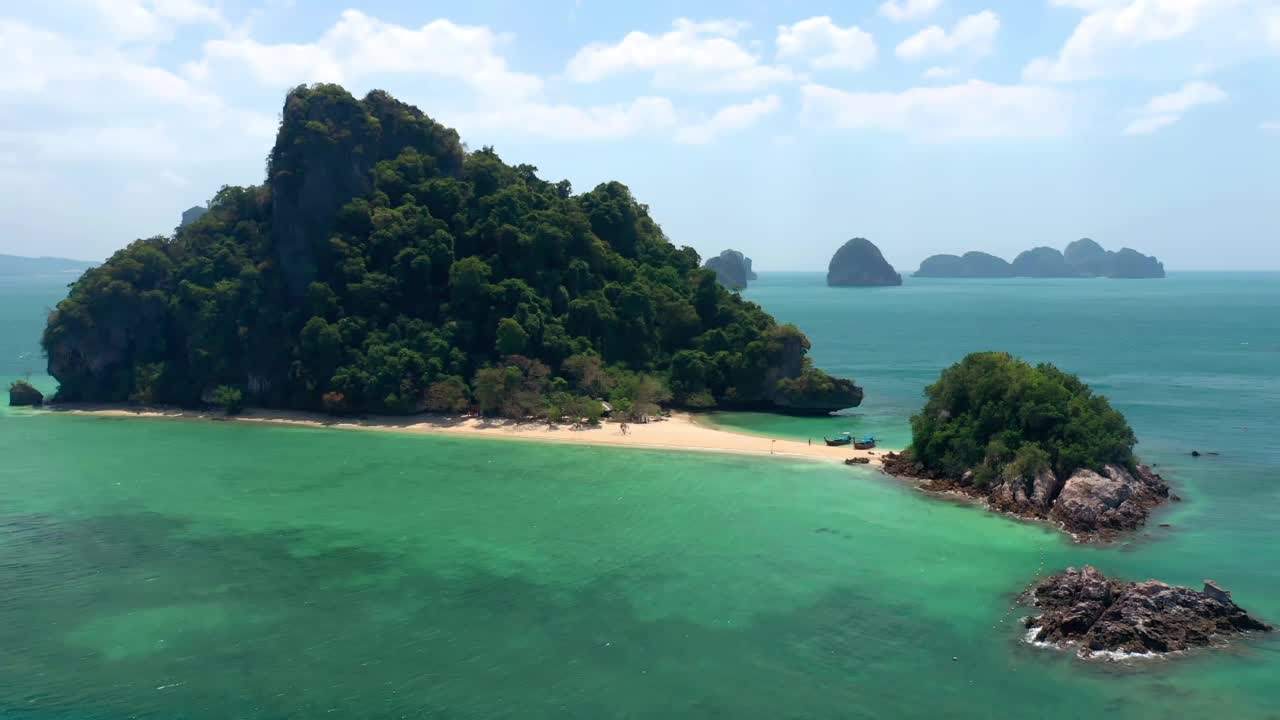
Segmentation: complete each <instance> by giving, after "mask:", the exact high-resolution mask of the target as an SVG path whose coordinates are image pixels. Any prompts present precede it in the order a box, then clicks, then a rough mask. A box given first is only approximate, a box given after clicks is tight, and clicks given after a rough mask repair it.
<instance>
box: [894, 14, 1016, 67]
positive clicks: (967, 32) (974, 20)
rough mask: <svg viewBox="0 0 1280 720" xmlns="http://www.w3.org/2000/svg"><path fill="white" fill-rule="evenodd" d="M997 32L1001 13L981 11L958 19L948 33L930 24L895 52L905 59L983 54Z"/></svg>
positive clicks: (904, 41)
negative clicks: (959, 53)
mask: <svg viewBox="0 0 1280 720" xmlns="http://www.w3.org/2000/svg"><path fill="white" fill-rule="evenodd" d="M999 32H1000V16H998V15H996V14H995V13H993V12H991V11H990V10H983V11H982V12H980V13H975V14H973V15H967V16H965V17H963V18H961V19H960V20H959V21H958V22H957V23H956V24H955V26H954V27H952V28H951V32H947V31H946V30H945V29H943V27H942V26H941V25H930V26H929V27H927V28H925V29H923V30H921V31H920V32H918V33H916V34H915V35H912V36H911V37H909V38H907V39H906V40H903V41H902V42H901V43H900V44H899V45H898V47H897V49H896V50H894V52H895V53H896V54H897V55H898V57H899V58H901V59H902V60H906V61H908V62H913V61H917V60H923V59H925V58H929V57H936V56H939V55H948V54H951V53H955V52H961V51H964V52H969V53H973V54H975V55H986V54H988V53H990V52H991V47H992V45H993V44H994V43H995V39H996V34H997V33H999Z"/></svg>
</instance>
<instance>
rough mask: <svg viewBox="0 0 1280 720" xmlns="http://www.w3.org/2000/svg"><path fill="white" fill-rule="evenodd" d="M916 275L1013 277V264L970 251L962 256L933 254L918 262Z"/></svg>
mask: <svg viewBox="0 0 1280 720" xmlns="http://www.w3.org/2000/svg"><path fill="white" fill-rule="evenodd" d="M914 274H915V276H916V277H937V278H947V277H949V278H1002V277H1013V266H1012V265H1010V264H1009V263H1008V262H1006V261H1005V260H1003V259H1002V258H998V257H996V256H995V255H990V254H987V253H984V252H976V251H971V252H967V253H965V254H964V255H963V256H957V255H933V256H931V257H928V258H925V260H924V262H922V263H920V269H919V270H917V271H916V272H915V273H914Z"/></svg>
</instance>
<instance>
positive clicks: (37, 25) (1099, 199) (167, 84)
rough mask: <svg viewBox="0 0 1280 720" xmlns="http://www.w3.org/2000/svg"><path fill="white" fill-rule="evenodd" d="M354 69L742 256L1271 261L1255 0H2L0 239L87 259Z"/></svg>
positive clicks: (152, 225) (1279, 202)
mask: <svg viewBox="0 0 1280 720" xmlns="http://www.w3.org/2000/svg"><path fill="white" fill-rule="evenodd" d="M312 82H338V83H341V84H343V85H344V86H346V87H347V88H348V89H349V90H350V91H352V92H353V93H354V94H356V95H357V96H362V95H363V94H364V93H366V92H367V91H369V90H371V89H374V88H380V89H384V90H387V91H388V92H390V93H391V94H392V95H394V96H396V97H398V98H400V99H401V100H404V101H406V102H409V103H412V104H414V105H416V106H418V107H419V108H421V109H422V110H423V111H424V112H426V113H427V114H428V115H431V116H432V117H434V118H435V119H437V120H438V121H441V122H443V123H445V124H447V125H450V126H453V127H456V128H457V129H458V130H459V132H460V133H461V135H462V138H463V141H464V142H466V143H467V145H468V146H469V147H471V148H479V147H481V146H484V145H493V146H494V147H495V148H496V150H497V151H498V153H499V154H500V155H501V156H502V157H503V158H504V159H505V160H507V161H508V162H510V163H530V164H532V165H535V166H537V167H538V168H539V170H540V174H541V176H542V177H544V178H546V179H549V180H552V181H555V180H559V179H561V178H567V179H568V180H569V181H570V182H571V183H572V184H573V187H574V188H575V189H576V190H578V191H583V190H589V189H590V188H592V187H594V186H595V185H596V184H598V183H600V182H604V181H607V180H620V181H622V182H624V183H626V184H627V185H628V186H630V187H631V189H632V191H633V193H634V194H635V195H636V197H637V198H638V199H639V200H640V202H643V203H646V204H647V205H648V206H649V208H650V212H651V213H652V215H653V216H654V218H655V219H656V220H657V221H658V222H659V223H660V224H661V225H662V227H663V229H664V230H665V232H666V233H667V236H668V237H669V238H670V239H671V240H672V242H674V243H676V244H677V245H691V246H693V247H694V248H696V249H697V250H698V251H699V253H700V254H701V255H702V256H703V257H708V256H710V255H714V254H717V253H718V252H719V251H720V250H723V249H725V248H736V249H739V250H742V251H743V252H745V253H746V254H747V255H749V256H750V257H752V258H753V259H754V261H755V267H756V268H757V269H758V270H761V271H770V270H779V271H780V270H824V269H825V268H826V266H827V262H828V261H829V259H830V257H831V254H832V253H833V252H834V251H835V250H836V248H838V247H839V246H840V245H841V244H842V243H843V242H844V241H845V240H848V239H849V238H852V237H859V236H860V237H866V238H869V239H871V240H872V241H873V242H875V243H876V244H877V245H879V247H880V248H881V249H882V251H883V252H884V254H885V256H886V257H887V258H888V259H889V261H890V262H892V263H893V264H894V265H895V266H896V267H897V268H898V269H899V270H900V271H910V270H913V269H914V268H915V267H917V266H918V264H919V262H920V260H922V259H923V258H925V257H926V256H928V255H931V254H934V253H941V252H952V253H957V254H958V253H960V252H964V251H967V250H983V251H986V252H991V253H994V254H997V255H1001V256H1004V257H1006V258H1008V259H1012V257H1013V256H1014V255H1016V254H1017V253H1018V252H1020V251H1022V250H1025V249H1027V248H1030V247H1034V246H1038V245H1051V246H1055V247H1058V248H1061V247H1064V246H1065V245H1066V244H1067V243H1068V242H1070V241H1072V240H1074V239H1077V238H1080V237H1091V238H1093V239H1095V240H1097V241H1098V242H1100V243H1101V244H1102V245H1103V246H1105V247H1108V248H1112V249H1119V248H1120V247H1133V248H1136V249H1139V250H1142V251H1144V252H1146V253H1149V254H1155V255H1157V256H1159V257H1160V258H1161V259H1162V260H1164V261H1165V265H1166V267H1167V268H1168V269H1170V270H1179V269H1182V270H1190V269H1250V270H1256V269H1280V0H1004V1H998V0H888V1H884V0H864V1H857V0H845V1H841V2H836V1H834V0H828V1H827V2H810V1H807V0H784V1H781V2H765V1H764V0H750V1H747V2H722V1H720V0H703V1H701V2H698V3H687V2H671V1H668V0H647V1H646V2H642V3H621V2H612V1H610V2H605V1H604V0H523V1H520V2H508V1H504V0H474V1H472V2H466V3H459V2H451V3H444V2H434V1H432V0H421V1H418V2H404V1H400V2H391V1H389V0H375V1H370V2H359V3H358V2H355V1H354V0H343V1H337V2H335V1H330V0H45V1H44V2H41V3H19V2H16V1H11V0H5V1H4V2H0V253H9V254H19V255H52V256H65V257H73V258H80V259H90V260H99V259H102V258H105V257H106V256H108V255H110V253H111V252H113V251H114V250H116V249H117V248H119V247H122V246H123V245H125V244H127V243H128V242H130V241H131V240H133V239H135V238H138V237H148V236H152V235H157V234H168V233H171V232H172V231H173V228H174V226H175V225H176V224H177V223H178V220H179V216H180V214H181V212H182V210H184V209H186V208H187V207H190V206H192V205H196V204H203V203H204V202H205V201H207V200H208V199H209V198H211V197H212V196H213V194H214V193H215V192H216V191H217V190H218V188H220V187H221V186H223V185H228V184H231V185H247V184H256V183H261V182H262V181H263V178H264V172H265V159H266V157H267V155H268V153H269V151H270V148H271V145H272V142H273V139H274V136H275V131H276V127H277V123H278V119H279V111H280V107H281V105H282V103H283V99H284V95H285V93H286V92H287V90H288V89H289V88H290V87H292V86H295V85H298V84H301V83H312Z"/></svg>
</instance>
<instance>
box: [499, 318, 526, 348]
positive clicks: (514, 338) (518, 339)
mask: <svg viewBox="0 0 1280 720" xmlns="http://www.w3.org/2000/svg"><path fill="white" fill-rule="evenodd" d="M528 344H529V334H528V333H526V332H525V331H524V328H523V327H521V326H520V323H518V322H516V320H515V319H514V318H509V317H508V318H502V319H501V320H499V321H498V354H500V355H519V354H520V353H523V352H524V350H525V347H526V346H527V345H528Z"/></svg>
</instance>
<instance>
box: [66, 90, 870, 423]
mask: <svg viewBox="0 0 1280 720" xmlns="http://www.w3.org/2000/svg"><path fill="white" fill-rule="evenodd" d="M206 210H207V212H205V213H203V214H202V215H201V217H199V219H196V220H194V221H191V222H186V221H187V220H190V219H191V218H192V217H193V216H194V215H196V214H200V213H198V212H193V211H188V212H187V213H184V218H183V220H184V224H183V225H182V226H181V227H179V228H178V229H177V230H176V231H175V232H174V234H173V235H171V236H158V237H152V238H146V239H140V240H137V241H135V242H133V243H131V244H129V245H128V246H127V247H125V248H123V249H121V250H119V251H117V252H116V253H115V254H114V255H113V256H112V257H111V258H110V259H109V260H108V261H107V262H106V263H104V264H103V265H101V266H99V267H97V268H95V269H92V270H89V271H88V272H86V273H85V274H84V276H83V277H81V278H80V280H78V281H77V282H76V283H75V284H74V285H73V286H72V288H71V291H70V294H69V296H68V297H67V298H66V299H64V300H62V301H61V302H60V303H58V305H57V307H56V309H55V310H54V311H53V312H52V313H51V314H50V316H49V319H48V324H47V326H46V328H45V331H44V335H43V338H42V344H43V347H44V350H45V352H46V354H47V357H48V368H49V374H50V375H52V376H53V377H55V378H56V379H57V381H58V383H59V390H58V392H57V394H56V396H55V398H54V399H55V400H56V401H57V402H58V403H70V402H93V403H119V404H124V403H132V404H138V405H163V406H176V407H182V408H200V407H205V406H209V405H217V406H221V407H223V409H224V410H226V411H228V412H231V411H237V410H239V409H240V407H241V406H242V405H243V406H246V407H247V408H249V409H250V410H252V409H253V408H267V409H276V410H294V411H312V412H321V413H329V414H332V415H342V416H359V415H365V414H369V415H411V414H415V413H421V412H433V413H442V414H457V413H470V412H479V413H481V414H484V415H489V416H503V417H511V418H521V419H526V418H527V419H543V420H546V421H549V422H557V421H559V420H561V419H565V418H571V419H573V421H574V422H577V421H579V420H582V419H586V420H587V421H589V422H595V421H597V420H598V418H599V417H600V415H601V414H602V413H610V414H612V416H613V417H614V418H619V419H626V418H638V419H643V418H646V417H648V416H651V415H653V414H655V413H656V412H657V410H658V408H659V407H660V406H668V407H676V408H682V407H683V408H696V409H711V408H736V409H751V410H766V411H775V412H782V413H797V414H824V413H830V412H832V411H835V410H841V409H844V408H849V407H853V406H856V405H858V404H859V403H860V402H861V400H862V389H861V388H860V387H858V386H857V385H855V384H854V382H853V381H852V380H849V379H845V378H835V377H832V376H830V375H828V374H827V373H825V372H823V371H822V370H820V369H818V368H817V367H814V366H813V364H812V362H811V361H810V359H809V358H808V357H807V353H808V350H809V340H808V339H807V338H806V337H805V335H804V333H802V332H801V331H800V330H799V329H798V328H796V327H795V326H794V325H786V324H781V323H778V322H777V321H776V320H774V318H773V317H771V316H770V315H769V314H767V313H766V312H765V311H764V310H762V309H761V308H760V306H758V305H756V304H754V303H750V302H747V301H745V300H743V299H742V298H741V297H740V296H739V295H737V294H736V293H732V292H730V291H728V290H726V289H725V288H724V287H722V286H721V285H720V284H719V283H717V282H716V274H715V273H714V272H712V271H710V270H704V269H702V268H700V267H699V266H700V265H701V261H700V258H699V257H698V254H697V252H696V251H695V250H693V249H692V248H689V247H677V246H676V245H673V244H672V243H671V242H670V241H669V240H668V239H667V236H666V235H665V234H664V233H663V231H662V228H661V227H660V226H659V225H658V223H657V222H656V221H655V220H654V219H653V218H652V217H651V216H650V215H649V210H648V207H647V206H646V205H644V204H643V203H641V202H639V201H637V200H636V198H635V197H634V196H632V194H631V191H630V190H629V189H628V188H627V187H626V186H625V185H623V184H622V183H619V182H606V183H602V184H600V185H598V186H596V187H595V188H593V189H591V190H589V191H587V192H580V193H575V192H574V191H573V188H572V187H571V186H570V184H569V182H568V181H565V180H561V181H559V182H554V181H549V180H544V179H542V178H541V177H539V176H538V171H537V168H536V167H534V166H532V165H527V164H520V165H509V164H507V163H506V162H504V161H503V160H502V159H501V158H500V157H499V156H498V154H497V153H496V152H495V151H494V150H493V148H491V147H483V148H481V149H478V150H468V149H467V148H466V147H465V146H464V145H463V143H462V141H461V139H460V138H459V136H458V133H457V132H456V131H454V130H453V129H451V128H448V127H445V126H443V125H441V124H439V123H437V122H436V121H434V120H432V119H431V118H430V117H428V116H427V115H425V114H424V113H423V112H422V111H421V110H419V109H418V108H416V107H413V106H410V105H407V104H405V103H403V102H400V101H398V100H396V99H395V98H393V97H391V96H390V95H388V94H387V93H385V92H382V91H374V92H371V93H369V94H368V95H366V96H365V97H364V98H363V99H357V98H355V97H353V96H352V95H351V94H350V93H348V92H347V91H346V90H344V89H343V88H341V87H339V86H337V85H314V86H309V87H308V86H302V87H298V88H296V89H294V90H293V91H291V92H290V93H289V94H288V96H287V97H286V99H285V103H284V108H283V111H282V113H281V120H280V126H279V131H278V134H277V137H276V142H275V146H274V148H273V149H272V150H271V152H270V155H269V157H268V163H267V174H266V179H265V181H264V183H263V184H261V185H255V186H250V187H235V186H227V187H224V188H223V189H222V190H220V191H219V192H218V193H217V195H216V196H215V197H214V198H213V200H212V201H211V202H210V203H209V205H208V207H207V208H206Z"/></svg>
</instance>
